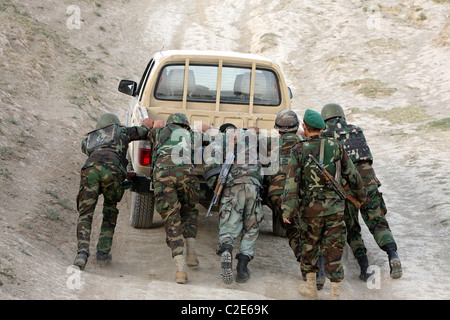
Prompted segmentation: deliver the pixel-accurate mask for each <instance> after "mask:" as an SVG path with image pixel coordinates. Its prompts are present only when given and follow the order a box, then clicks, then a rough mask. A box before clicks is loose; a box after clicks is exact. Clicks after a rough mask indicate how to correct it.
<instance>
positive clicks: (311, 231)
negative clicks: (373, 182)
mask: <svg viewBox="0 0 450 320" xmlns="http://www.w3.org/2000/svg"><path fill="white" fill-rule="evenodd" d="M321 150H323V151H321ZM309 154H312V155H313V156H314V157H315V158H316V159H320V160H319V161H321V160H322V161H323V166H324V168H325V169H327V170H328V171H329V172H330V174H332V175H334V174H335V173H336V170H337V169H336V168H337V162H338V161H340V166H341V174H342V177H344V178H345V179H346V180H347V181H348V182H349V184H350V188H351V189H352V190H353V191H354V193H355V195H356V196H357V197H358V198H359V199H363V198H364V190H363V187H362V182H361V177H360V176H359V173H358V171H357V170H356V168H355V166H354V165H353V163H352V162H351V160H350V159H349V157H348V155H347V153H345V151H344V149H343V146H342V145H341V144H340V143H339V142H337V141H336V140H334V139H331V138H322V137H320V136H318V135H316V136H312V137H308V138H307V139H306V140H305V141H303V142H301V143H299V144H297V145H296V146H295V147H294V148H293V149H292V152H291V157H290V161H289V165H288V169H287V173H286V185H285V191H284V195H283V204H282V210H283V217H284V218H287V219H289V218H291V217H292V215H293V214H294V212H295V210H296V208H298V207H299V206H300V205H301V206H303V207H304V211H303V212H302V213H301V221H302V222H303V223H304V224H305V226H307V227H306V228H307V230H306V234H305V245H304V252H303V255H302V259H301V270H302V273H303V274H308V273H317V272H318V267H317V260H318V258H319V254H320V250H322V254H323V258H324V262H325V273H326V275H327V277H328V278H329V279H330V280H331V281H332V282H339V281H342V279H343V277H344V273H343V268H342V262H341V257H342V252H343V249H344V245H345V225H344V221H343V215H344V205H345V202H344V200H342V199H341V198H340V197H339V196H338V195H337V194H336V192H335V191H334V190H333V189H332V188H331V187H329V186H328V185H327V184H326V182H325V180H324V179H323V178H322V177H321V176H320V174H319V173H318V170H317V168H316V166H315V164H314V163H311V162H310V161H309V159H308V155H309ZM299 194H301V199H299V196H298V195H299ZM300 202H301V203H300Z"/></svg>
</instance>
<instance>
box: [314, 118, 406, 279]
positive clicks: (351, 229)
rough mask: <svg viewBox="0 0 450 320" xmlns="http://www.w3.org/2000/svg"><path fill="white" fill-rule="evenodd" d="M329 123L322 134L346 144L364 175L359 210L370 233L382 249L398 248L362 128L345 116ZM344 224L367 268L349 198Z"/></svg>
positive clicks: (399, 272)
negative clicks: (363, 196)
mask: <svg viewBox="0 0 450 320" xmlns="http://www.w3.org/2000/svg"><path fill="white" fill-rule="evenodd" d="M326 124H327V129H326V130H324V131H323V133H322V134H323V135H326V136H332V137H334V138H336V139H337V140H339V141H341V142H342V143H343V144H344V148H345V150H346V152H347V153H348V155H349V156H350V159H352V161H353V162H354V163H355V165H356V167H357V168H358V171H359V173H360V175H361V178H362V181H363V184H364V187H365V189H366V193H367V198H368V200H367V202H366V203H364V204H363V205H362V206H361V208H360V212H361V216H362V218H363V220H364V222H365V223H366V225H367V227H368V228H369V231H370V233H371V234H372V235H373V237H374V239H375V241H376V243H377V244H378V246H379V247H380V248H381V249H382V250H384V251H386V252H388V254H389V252H390V251H396V250H397V244H396V242H395V240H394V237H393V235H392V232H391V230H390V228H389V224H388V222H387V220H386V217H385V215H386V212H387V209H386V205H385V202H384V200H383V196H382V194H381V192H379V190H378V188H379V187H380V186H381V183H380V181H379V180H378V179H377V177H376V175H375V171H374V169H373V167H372V162H373V158H372V154H371V152H370V149H369V146H368V145H367V142H366V139H365V137H364V134H363V131H362V130H361V128H359V127H356V126H354V125H351V124H348V123H347V122H346V120H345V119H344V118H342V117H337V118H332V119H329V120H328V121H327V122H326ZM345 223H346V226H347V232H348V234H347V242H348V244H349V245H350V247H351V249H352V251H353V254H354V255H355V258H356V259H357V260H358V262H359V263H360V265H361V267H362V268H365V269H367V266H368V261H367V256H366V253H367V249H366V247H365V245H364V241H363V239H362V236H361V226H360V225H359V221H358V209H356V208H355V207H354V206H353V205H352V204H351V203H348V201H346V205H345ZM398 269H400V267H397V268H396V270H397V271H396V275H394V276H393V277H399V275H398V274H401V271H398ZM367 276H368V275H366V276H365V279H364V275H363V273H362V275H361V279H363V280H366V279H367Z"/></svg>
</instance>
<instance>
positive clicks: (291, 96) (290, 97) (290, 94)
mask: <svg viewBox="0 0 450 320" xmlns="http://www.w3.org/2000/svg"><path fill="white" fill-rule="evenodd" d="M288 91H289V99H292V98H293V97H294V95H293V94H292V90H291V88H290V87H288Z"/></svg>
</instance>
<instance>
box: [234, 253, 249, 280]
mask: <svg viewBox="0 0 450 320" xmlns="http://www.w3.org/2000/svg"><path fill="white" fill-rule="evenodd" d="M236 259H238V264H237V266H236V271H237V275H236V282H239V283H243V282H247V280H248V279H249V278H250V270H249V269H248V267H247V265H248V263H249V262H250V257H249V256H247V255H245V254H242V253H238V254H237V255H236Z"/></svg>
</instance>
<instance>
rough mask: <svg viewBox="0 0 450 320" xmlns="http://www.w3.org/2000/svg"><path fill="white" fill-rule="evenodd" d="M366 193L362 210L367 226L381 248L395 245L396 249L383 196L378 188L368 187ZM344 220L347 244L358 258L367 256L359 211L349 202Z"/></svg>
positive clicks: (346, 205)
mask: <svg viewBox="0 0 450 320" xmlns="http://www.w3.org/2000/svg"><path fill="white" fill-rule="evenodd" d="M366 193H367V197H368V200H367V202H366V203H364V205H363V206H362V207H361V209H360V212H361V216H362V218H363V220H364V222H365V224H366V225H367V227H368V229H369V231H370V233H371V234H372V235H373V237H374V239H375V241H376V243H377V244H378V246H379V247H380V248H383V247H384V246H385V245H386V244H388V243H393V244H394V245H395V247H396V243H395V240H394V237H393V235H392V232H391V230H390V228H389V224H388V222H387V220H386V218H385V214H386V212H387V209H386V205H385V203H384V200H383V195H382V194H381V193H380V192H379V191H378V186H377V185H369V186H366ZM344 220H345V224H346V227H347V242H348V244H349V246H350V248H351V249H352V251H353V254H354V255H355V257H356V258H358V257H361V256H364V255H366V253H367V249H366V247H365V245H364V241H363V239H362V235H361V226H360V224H359V221H358V210H357V209H356V208H355V207H354V206H353V205H352V204H350V203H348V201H346V204H345V214H344Z"/></svg>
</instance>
